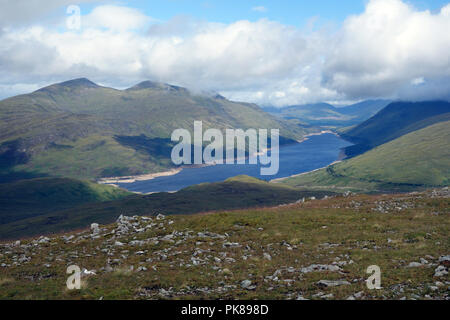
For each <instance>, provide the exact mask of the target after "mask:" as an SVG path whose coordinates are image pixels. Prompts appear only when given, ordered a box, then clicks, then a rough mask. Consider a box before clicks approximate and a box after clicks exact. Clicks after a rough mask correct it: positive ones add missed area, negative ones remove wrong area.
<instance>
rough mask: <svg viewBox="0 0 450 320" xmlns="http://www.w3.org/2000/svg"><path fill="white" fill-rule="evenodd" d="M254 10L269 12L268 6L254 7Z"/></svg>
mask: <svg viewBox="0 0 450 320" xmlns="http://www.w3.org/2000/svg"><path fill="white" fill-rule="evenodd" d="M252 11H256V12H267V8H266V7H264V6H256V7H253V8H252Z"/></svg>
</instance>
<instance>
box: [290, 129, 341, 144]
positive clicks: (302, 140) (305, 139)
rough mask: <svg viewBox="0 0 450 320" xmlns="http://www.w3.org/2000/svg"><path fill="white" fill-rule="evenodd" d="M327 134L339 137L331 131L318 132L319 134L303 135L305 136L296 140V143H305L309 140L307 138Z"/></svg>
mask: <svg viewBox="0 0 450 320" xmlns="http://www.w3.org/2000/svg"><path fill="white" fill-rule="evenodd" d="M327 133H331V134H334V135H335V136H339V135H338V134H337V133H336V132H334V131H331V130H322V131H320V132H314V133H309V134H307V135H305V136H304V137H303V139H301V140H297V142H298V143H302V142H305V141H307V140H309V137H313V136H320V135H322V134H327Z"/></svg>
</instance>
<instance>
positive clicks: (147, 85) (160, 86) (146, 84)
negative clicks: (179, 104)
mask: <svg viewBox="0 0 450 320" xmlns="http://www.w3.org/2000/svg"><path fill="white" fill-rule="evenodd" d="M143 89H157V90H166V91H171V92H185V93H187V92H189V91H188V90H187V89H186V88H183V87H178V86H173V85H170V84H167V83H162V82H155V81H150V80H147V81H143V82H140V83H138V84H137V85H135V86H133V87H131V88H128V89H127V90H143Z"/></svg>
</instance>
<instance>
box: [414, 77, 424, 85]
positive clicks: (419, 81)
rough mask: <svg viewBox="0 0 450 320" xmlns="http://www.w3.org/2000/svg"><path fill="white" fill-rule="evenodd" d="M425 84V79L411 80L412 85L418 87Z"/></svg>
mask: <svg viewBox="0 0 450 320" xmlns="http://www.w3.org/2000/svg"><path fill="white" fill-rule="evenodd" d="M424 83H425V79H424V78H423V77H419V78H414V79H412V80H411V84H413V85H415V86H418V85H421V84H424Z"/></svg>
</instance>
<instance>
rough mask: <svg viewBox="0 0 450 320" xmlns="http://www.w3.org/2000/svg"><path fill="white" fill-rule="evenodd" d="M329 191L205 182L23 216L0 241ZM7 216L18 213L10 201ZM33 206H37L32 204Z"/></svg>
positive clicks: (0, 229)
mask: <svg viewBox="0 0 450 320" xmlns="http://www.w3.org/2000/svg"><path fill="white" fill-rule="evenodd" d="M13 192H14V191H13ZM330 194H331V193H329V192H316V191H303V190H298V189H295V188H292V187H289V186H283V185H274V184H270V183H268V182H264V181H261V180H258V179H255V178H250V177H247V176H239V177H235V178H231V179H228V180H226V181H224V182H219V183H205V184H201V185H197V186H192V187H188V188H186V189H183V190H180V191H179V192H176V193H157V194H151V195H133V196H130V197H126V198H125V199H121V200H116V201H106V202H101V203H99V202H96V203H85V204H80V205H75V204H73V206H72V207H70V208H64V209H58V207H55V208H54V209H53V210H51V211H50V210H48V211H47V213H43V214H40V215H38V216H35V217H30V218H27V217H24V218H25V219H23V220H17V221H12V222H10V223H5V224H3V225H0V235H1V238H18V237H23V236H29V235H36V234H43V233H52V232H61V231H63V230H73V229H77V228H84V227H86V226H88V225H89V224H90V223H93V222H100V223H109V222H112V221H114V220H115V219H116V218H117V217H118V216H119V215H120V214H123V213H126V214H131V215H134V214H136V215H152V214H154V213H156V212H164V213H166V214H192V213H197V212H206V211H211V210H223V209H239V208H249V207H262V206H270V205H278V204H284V203H291V202H295V201H297V200H299V199H301V198H303V197H311V196H316V197H323V196H324V195H330ZM10 205H11V207H9V210H6V209H5V211H6V212H5V214H6V213H8V212H9V213H10V215H11V213H14V214H17V215H18V214H19V212H21V211H20V210H21V208H20V207H19V208H16V209H15V208H14V203H13V202H10ZM35 205H36V203H35Z"/></svg>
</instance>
